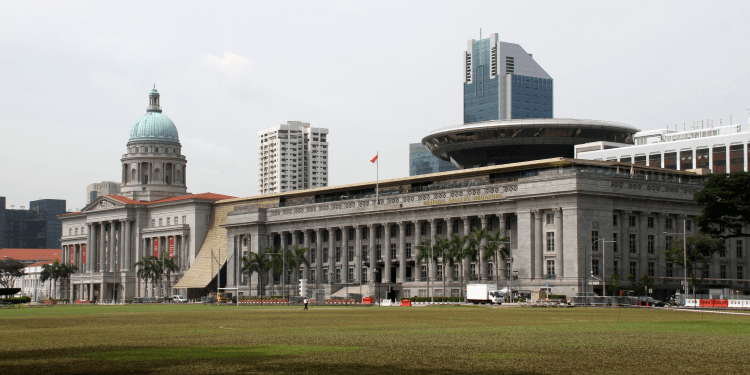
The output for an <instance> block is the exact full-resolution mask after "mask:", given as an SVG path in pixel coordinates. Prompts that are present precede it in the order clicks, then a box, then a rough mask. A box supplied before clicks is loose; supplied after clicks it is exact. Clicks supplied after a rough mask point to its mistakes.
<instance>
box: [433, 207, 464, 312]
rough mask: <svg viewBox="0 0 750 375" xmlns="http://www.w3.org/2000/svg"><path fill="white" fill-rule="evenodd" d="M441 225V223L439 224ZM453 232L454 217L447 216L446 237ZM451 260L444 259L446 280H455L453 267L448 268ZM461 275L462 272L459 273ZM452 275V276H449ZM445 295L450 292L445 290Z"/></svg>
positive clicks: (448, 237)
mask: <svg viewBox="0 0 750 375" xmlns="http://www.w3.org/2000/svg"><path fill="white" fill-rule="evenodd" d="M438 225H439V224H438ZM451 233H453V218H452V217H447V218H445V238H446V239H448V240H450V238H451ZM449 265H450V264H449V262H446V260H445V259H443V277H444V278H446V280H450V281H451V282H452V281H454V280H453V269H452V268H451V269H450V270H449V269H448V266H449ZM459 275H460V273H459ZM449 276H450V277H449ZM443 293H444V294H443V297H448V296H450V294H448V293H446V291H443Z"/></svg>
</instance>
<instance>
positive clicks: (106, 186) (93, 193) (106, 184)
mask: <svg viewBox="0 0 750 375" xmlns="http://www.w3.org/2000/svg"><path fill="white" fill-rule="evenodd" d="M118 194H120V184H118V183H117V182H114V181H102V182H97V183H93V184H90V185H89V186H86V204H89V203H91V202H93V201H94V200H95V199H96V198H97V197H101V196H102V195H118Z"/></svg>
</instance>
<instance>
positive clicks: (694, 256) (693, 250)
mask: <svg viewBox="0 0 750 375" xmlns="http://www.w3.org/2000/svg"><path fill="white" fill-rule="evenodd" d="M685 241H686V243H685V244H683V242H682V241H672V243H671V244H670V245H669V248H668V249H667V250H665V251H664V255H665V258H666V260H667V262H672V263H674V264H677V265H680V266H682V267H685V252H686V251H687V267H686V268H687V270H688V277H689V278H690V283H691V284H692V285H693V288H694V289H695V287H696V286H699V287H700V284H701V283H702V282H703V278H704V275H705V272H701V277H700V279H699V280H697V279H696V278H695V270H703V269H704V268H705V267H706V266H707V265H708V264H710V263H711V260H712V259H713V257H714V254H716V253H717V252H721V251H724V249H725V247H724V240H722V239H720V238H716V237H711V236H707V235H705V234H696V235H692V236H688V237H687V238H686V239H685Z"/></svg>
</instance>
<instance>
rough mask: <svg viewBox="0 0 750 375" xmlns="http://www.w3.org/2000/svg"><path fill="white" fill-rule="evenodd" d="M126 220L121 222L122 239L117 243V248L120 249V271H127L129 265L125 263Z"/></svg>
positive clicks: (118, 252)
mask: <svg viewBox="0 0 750 375" xmlns="http://www.w3.org/2000/svg"><path fill="white" fill-rule="evenodd" d="M126 233H127V232H125V219H122V220H120V237H119V241H118V242H117V246H118V247H119V249H118V250H117V255H118V257H117V258H118V260H119V261H120V265H119V267H120V271H127V270H128V269H127V266H128V265H127V263H126V262H125V253H126V251H125V236H126Z"/></svg>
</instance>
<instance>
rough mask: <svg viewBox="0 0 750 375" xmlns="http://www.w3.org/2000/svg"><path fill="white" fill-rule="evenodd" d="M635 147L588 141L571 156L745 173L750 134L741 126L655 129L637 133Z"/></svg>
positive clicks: (713, 171) (676, 167) (656, 165)
mask: <svg viewBox="0 0 750 375" xmlns="http://www.w3.org/2000/svg"><path fill="white" fill-rule="evenodd" d="M633 139H634V141H635V142H634V143H635V144H622V143H617V142H591V143H585V144H579V145H576V146H575V147H576V149H575V157H576V158H577V159H588V160H609V161H619V162H624V163H630V164H635V165H644V166H650V167H658V168H666V169H673V170H681V171H686V170H690V169H698V168H707V169H710V170H711V172H712V173H731V172H740V171H748V170H749V169H748V151H749V150H750V149H749V148H748V144H750V132H742V128H741V125H739V124H735V125H727V126H718V127H707V128H699V129H693V130H686V131H680V132H678V131H674V130H669V129H658V130H649V131H642V132H638V133H636V134H635V135H634V136H633Z"/></svg>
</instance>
